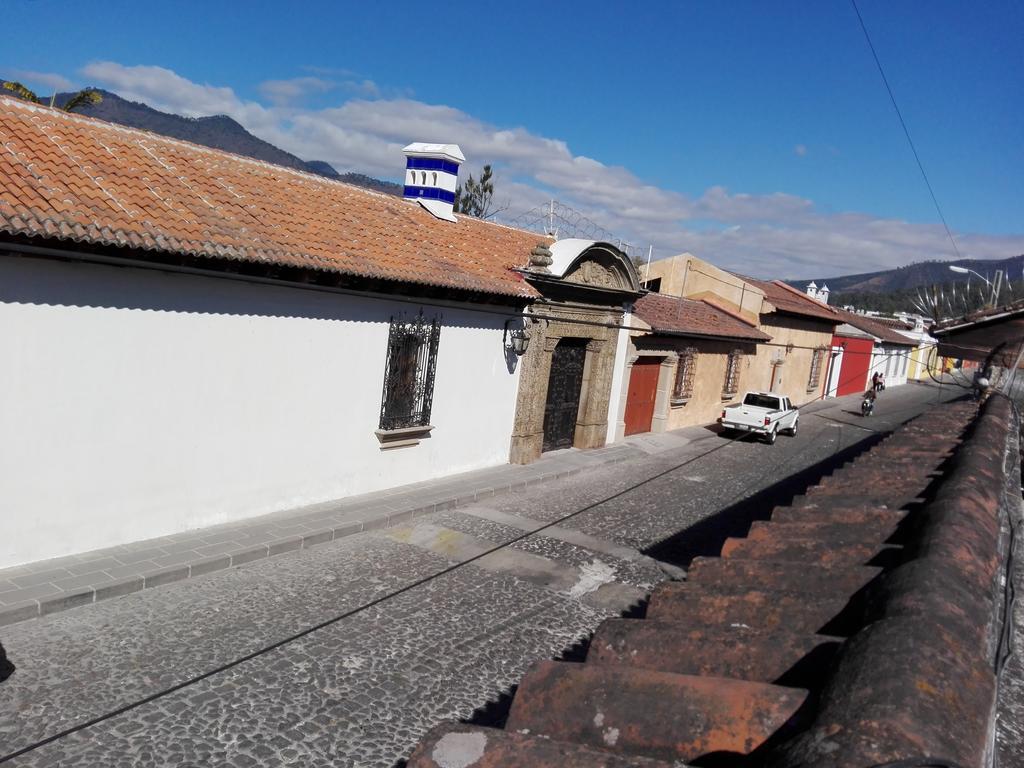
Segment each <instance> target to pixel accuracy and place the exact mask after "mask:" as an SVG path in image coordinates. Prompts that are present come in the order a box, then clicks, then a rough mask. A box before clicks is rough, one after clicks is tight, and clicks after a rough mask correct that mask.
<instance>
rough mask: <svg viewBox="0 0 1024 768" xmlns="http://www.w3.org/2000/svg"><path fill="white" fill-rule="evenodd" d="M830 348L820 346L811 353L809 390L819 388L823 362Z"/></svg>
mask: <svg viewBox="0 0 1024 768" xmlns="http://www.w3.org/2000/svg"><path fill="white" fill-rule="evenodd" d="M827 351H828V350H826V349H825V347H818V348H817V349H816V350H814V352H813V353H812V354H811V374H810V376H809V377H808V379H807V391H808V392H810V391H812V390H815V389H817V388H818V384H819V383H820V382H821V367H822V366H821V364H822V361H823V360H824V359H825V353H826V352H827Z"/></svg>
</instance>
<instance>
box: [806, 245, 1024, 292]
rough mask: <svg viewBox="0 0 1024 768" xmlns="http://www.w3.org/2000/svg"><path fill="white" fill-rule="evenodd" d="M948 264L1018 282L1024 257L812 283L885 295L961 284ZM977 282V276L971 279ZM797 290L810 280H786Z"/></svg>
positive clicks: (934, 264) (924, 264) (918, 266)
mask: <svg viewBox="0 0 1024 768" xmlns="http://www.w3.org/2000/svg"><path fill="white" fill-rule="evenodd" d="M950 265H955V266H958V267H964V268H966V269H972V270H974V271H975V272H978V273H980V274H982V275H984V276H985V277H986V278H988V279H989V280H991V279H993V278H994V277H995V274H996V271H998V270H1002V271H1003V275H1004V276H1005V277H1006V278H1012V279H1014V280H1019V279H1020V278H1021V277H1024V254H1022V255H1020V256H1011V257H1010V258H1008V259H991V260H981V259H957V260H956V261H920V262H917V263H915V264H908V265H907V266H905V267H897V268H896V269H887V270H884V271H881V272H864V273H861V274H857V275H841V276H839V277H816V278H814V282H815V283H817V285H818V287H819V288H820V287H821V286H822V285H828V287H829V288H830V289H831V291H832V293H833V294H836V293H889V292H892V291H906V290H910V289H913V288H919V287H922V286H927V285H935V284H942V283H949V282H964V281H966V279H967V278H966V276H965V275H962V274H961V275H956V274H955V273H953V272H951V271H950V269H949V267H950ZM971 279H972V280H973V281H977V282H980V281H978V278H977V277H973V276H972V278H971ZM786 282H787V283H789V284H790V285H792V286H794V287H797V288H801V289H803V288H805V287H806V286H807V284H808V283H809V282H811V281H810V280H787V281H786Z"/></svg>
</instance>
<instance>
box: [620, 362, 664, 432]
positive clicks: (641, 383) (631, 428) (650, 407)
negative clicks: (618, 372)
mask: <svg viewBox="0 0 1024 768" xmlns="http://www.w3.org/2000/svg"><path fill="white" fill-rule="evenodd" d="M660 370H661V358H660V357H641V358H640V359H639V360H637V361H636V362H635V363H634V364H633V372H632V373H631V374H630V375H629V391H628V393H627V394H626V434H627V435H636V434H639V433H640V432H650V431H651V419H653V418H654V399H655V398H656V397H657V396H658V372H659V371H660Z"/></svg>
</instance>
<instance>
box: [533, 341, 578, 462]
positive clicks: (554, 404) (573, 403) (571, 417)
mask: <svg viewBox="0 0 1024 768" xmlns="http://www.w3.org/2000/svg"><path fill="white" fill-rule="evenodd" d="M586 343H587V341H586V339H562V340H561V341H560V342H558V346H557V347H555V351H554V352H553V353H552V355H551V374H550V375H549V376H548V398H547V402H546V403H545V405H544V446H543V449H544V450H545V451H553V450H555V449H557V448H571V447H572V444H573V439H574V438H575V436H576V419H577V418H578V416H579V411H580V389H581V388H582V387H583V366H584V363H586V360H587V347H586Z"/></svg>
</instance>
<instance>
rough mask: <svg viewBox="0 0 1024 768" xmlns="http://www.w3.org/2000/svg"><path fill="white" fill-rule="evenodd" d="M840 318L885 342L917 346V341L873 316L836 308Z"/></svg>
mask: <svg viewBox="0 0 1024 768" xmlns="http://www.w3.org/2000/svg"><path fill="white" fill-rule="evenodd" d="M836 312H837V313H839V317H840V320H841V321H842V322H844V323H847V324H848V325H852V326H853V327H854V328H859V329H860V330H862V331H864V332H865V333H870V334H871V335H872V336H877V337H878V338H879V339H881V340H882V341H883V342H885V343H886V344H902V345H903V346H907V347H915V346H917V342H916V341H914V340H913V339H911V338H910V337H908V336H904V335H903V334H902V333H899V332H898V331H896V330H895V329H893V328H890V327H889V326H887V325H884V324H882V323H880V322H878V320H877V319H876V318H874V317H867V316H865V315H857V314H854V313H853V312H847V311H846V310H845V309H837V310H836Z"/></svg>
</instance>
